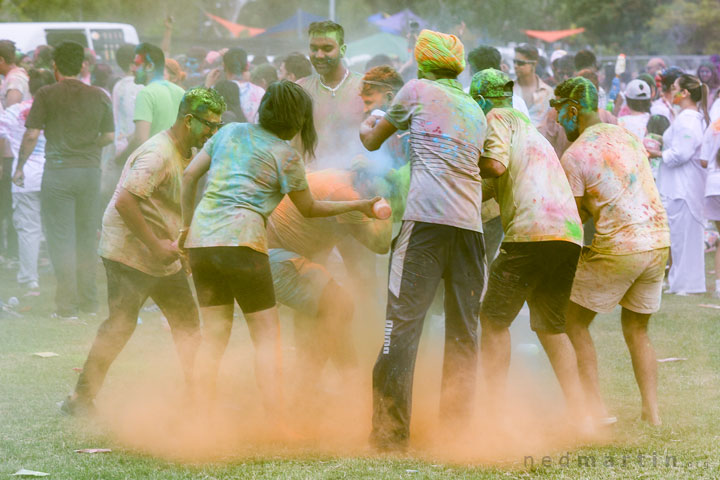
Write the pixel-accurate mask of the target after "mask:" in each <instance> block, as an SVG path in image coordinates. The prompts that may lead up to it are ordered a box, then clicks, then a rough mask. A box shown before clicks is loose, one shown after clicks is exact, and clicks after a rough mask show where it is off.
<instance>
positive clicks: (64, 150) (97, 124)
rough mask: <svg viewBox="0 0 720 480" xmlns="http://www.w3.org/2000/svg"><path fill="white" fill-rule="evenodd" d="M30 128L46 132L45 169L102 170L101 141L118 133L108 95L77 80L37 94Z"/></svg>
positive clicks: (45, 89) (53, 86)
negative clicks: (107, 134)
mask: <svg viewBox="0 0 720 480" xmlns="http://www.w3.org/2000/svg"><path fill="white" fill-rule="evenodd" d="M25 126H26V127H27V128H33V129H37V130H44V131H45V138H46V139H47V142H46V143H45V169H46V170H51V169H54V168H100V152H101V150H102V148H101V147H100V146H98V144H97V140H98V137H99V136H100V135H101V134H103V133H111V132H115V123H114V121H113V113H112V104H111V102H110V98H108V96H107V94H106V93H105V92H104V91H103V90H101V89H99V88H97V87H91V86H88V85H85V84H84V83H82V82H81V81H80V80H78V79H76V78H65V79H63V80H61V81H60V82H58V83H54V84H52V85H45V86H44V87H42V88H41V89H40V90H38V91H37V92H35V98H34V100H33V105H32V108H31V109H30V113H29V114H28V116H27V119H26V120H25Z"/></svg>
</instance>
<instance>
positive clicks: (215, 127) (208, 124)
mask: <svg viewBox="0 0 720 480" xmlns="http://www.w3.org/2000/svg"><path fill="white" fill-rule="evenodd" d="M190 116H191V117H193V118H194V119H195V120H197V121H198V122H200V123H202V124H203V125H205V126H206V127H208V128H210V129H212V130H219V129H221V128H222V127H224V126H225V124H224V123H223V122H217V123H216V122H211V121H210V120H205V119H204V118H200V117H198V116H197V115H193V114H190Z"/></svg>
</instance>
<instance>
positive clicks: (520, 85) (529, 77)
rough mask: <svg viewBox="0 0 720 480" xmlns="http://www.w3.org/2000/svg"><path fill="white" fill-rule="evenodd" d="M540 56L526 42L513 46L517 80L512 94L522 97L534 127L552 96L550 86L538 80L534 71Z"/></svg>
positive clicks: (545, 110)
mask: <svg viewBox="0 0 720 480" xmlns="http://www.w3.org/2000/svg"><path fill="white" fill-rule="evenodd" d="M539 58H540V56H539V54H538V51H537V48H535V47H533V46H532V45H528V44H527V43H523V44H521V45H518V46H517V47H515V59H514V60H513V63H514V65H515V75H516V76H517V81H516V82H515V87H514V88H513V95H515V96H519V97H522V99H523V100H525V104H526V105H527V107H528V111H529V112H530V120H531V121H532V123H533V125H535V126H536V127H537V126H539V125H540V124H541V123H542V120H543V117H545V113H546V112H547V111H548V109H549V108H550V104H549V103H548V101H549V100H550V99H551V98H552V96H553V90H552V88H551V87H550V86H549V85H548V84H546V83H545V82H543V81H542V80H540V77H539V76H538V75H537V74H536V73H535V66H536V65H537V63H538V59H539Z"/></svg>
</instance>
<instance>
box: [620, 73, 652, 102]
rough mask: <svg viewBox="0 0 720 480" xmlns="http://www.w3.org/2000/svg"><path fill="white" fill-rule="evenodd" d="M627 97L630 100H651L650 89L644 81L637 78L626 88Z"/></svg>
mask: <svg viewBox="0 0 720 480" xmlns="http://www.w3.org/2000/svg"><path fill="white" fill-rule="evenodd" d="M625 97H626V98H629V99H630V100H650V98H651V92H650V87H649V86H648V84H647V83H645V82H644V81H642V80H640V79H639V78H636V79H635V80H631V81H630V82H629V83H628V84H627V86H626V87H625Z"/></svg>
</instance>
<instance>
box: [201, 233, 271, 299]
mask: <svg viewBox="0 0 720 480" xmlns="http://www.w3.org/2000/svg"><path fill="white" fill-rule="evenodd" d="M188 250H189V252H190V254H189V255H190V268H191V269H192V274H193V282H194V283H195V290H196V291H197V296H198V303H199V304H200V306H201V307H215V306H220V305H232V304H233V301H237V303H238V305H240V308H241V309H242V311H243V313H254V312H260V311H262V310H267V309H268V308H272V307H274V306H275V291H274V290H273V282H272V274H271V273H270V262H269V261H268V256H267V255H265V254H264V253H260V252H258V251H256V250H253V249H252V248H249V247H202V248H190V249H188Z"/></svg>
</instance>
